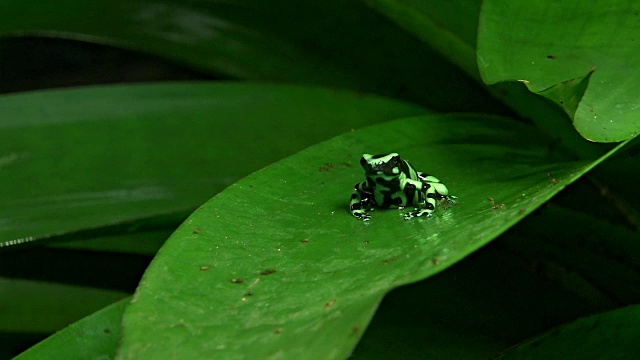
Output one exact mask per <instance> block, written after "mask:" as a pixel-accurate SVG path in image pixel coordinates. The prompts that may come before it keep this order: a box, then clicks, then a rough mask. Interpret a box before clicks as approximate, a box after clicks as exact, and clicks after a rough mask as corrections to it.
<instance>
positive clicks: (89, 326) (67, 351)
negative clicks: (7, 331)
mask: <svg viewBox="0 0 640 360" xmlns="http://www.w3.org/2000/svg"><path fill="white" fill-rule="evenodd" d="M130 300H131V299H130V298H126V299H123V300H121V301H119V302H116V303H114V304H112V305H109V306H107V307H105V308H104V309H102V310H100V311H98V312H96V313H93V314H91V315H89V316H88V317H86V318H84V319H82V320H80V321H78V322H76V323H74V324H72V325H70V326H69V327H67V328H65V329H64V330H61V331H59V332H57V333H56V334H54V335H52V336H50V337H48V338H47V339H45V340H44V341H42V342H40V343H38V344H37V345H36V346H34V347H32V348H30V349H29V350H27V351H25V352H24V353H22V354H20V355H19V356H18V357H16V358H15V360H37V359H69V360H76V359H77V360H85V359H113V358H114V357H115V353H116V348H117V345H118V341H119V339H120V321H121V320H122V313H123V312H124V308H125V306H126V305H127V303H128V302H129V301H130Z"/></svg>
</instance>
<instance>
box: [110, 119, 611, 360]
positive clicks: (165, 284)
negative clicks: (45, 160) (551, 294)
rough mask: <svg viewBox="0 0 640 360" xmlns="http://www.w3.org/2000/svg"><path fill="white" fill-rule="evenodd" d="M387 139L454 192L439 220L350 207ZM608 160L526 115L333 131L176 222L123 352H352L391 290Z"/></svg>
mask: <svg viewBox="0 0 640 360" xmlns="http://www.w3.org/2000/svg"><path fill="white" fill-rule="evenodd" d="M388 151H398V152H399V153H400V154H401V155H403V156H404V157H405V158H406V159H408V160H409V161H411V162H412V163H413V164H414V165H415V166H416V167H417V168H418V169H419V170H423V171H427V172H429V173H431V174H434V175H436V176H438V177H439V178H440V179H441V180H443V181H444V182H445V183H446V184H447V185H448V187H449V189H450V192H451V193H452V194H454V195H457V196H459V197H460V201H459V203H458V204H457V205H454V206H442V207H440V208H438V209H437V211H436V215H435V217H434V218H431V219H414V220H412V221H405V220H403V219H402V217H401V216H400V215H399V212H398V210H390V211H377V212H375V214H374V218H373V220H372V221H371V222H369V223H366V222H361V221H358V220H356V219H355V218H353V217H352V216H351V215H350V214H349V213H348V211H347V203H348V200H349V196H350V193H351V190H352V188H353V184H354V183H356V182H358V181H362V174H361V170H360V169H359V168H358V167H357V166H354V165H356V164H357V163H358V158H359V156H360V155H361V154H362V153H363V152H371V153H382V152H388ZM602 159H604V158H600V159H592V160H591V161H569V160H567V159H566V158H564V157H563V156H562V154H558V153H555V152H554V150H553V148H549V147H548V146H547V142H546V141H545V138H544V135H541V134H538V133H537V132H536V131H535V129H533V128H531V127H529V126H526V125H523V124H518V123H514V122H513V121H509V120H506V119H500V118H491V117H482V116H473V115H469V116H461V115H457V116H435V115H434V116H428V117H417V118H409V119H403V120H397V121H393V122H389V123H385V124H381V125H378V126H373V127H369V128H366V129H363V130H359V131H355V132H352V133H349V134H345V135H343V136H340V137H337V138H334V139H332V140H330V141H327V142H325V143H323V144H320V145H318V146H315V147H312V148H310V149H308V150H305V151H303V152H301V153H299V154H297V155H295V156H293V157H290V158H288V159H285V160H283V161H281V162H278V163H276V164H273V165H272V166H269V167H268V168H266V169H264V170H262V171H259V172H257V173H255V174H253V175H251V176H249V177H247V178H245V179H243V180H241V181H240V182H238V183H236V184H234V185H233V186H231V187H230V188H229V189H227V190H226V191H224V192H222V193H220V194H218V195H217V196H216V197H214V198H213V199H212V200H211V201H209V202H208V203H206V204H205V205H204V206H202V207H201V208H200V209H199V210H198V211H197V212H195V213H194V214H193V215H192V216H191V217H190V218H189V219H188V220H187V221H186V222H185V223H184V224H183V225H182V226H181V227H180V228H179V229H178V230H177V231H176V232H175V233H174V235H173V236H172V237H171V238H170V239H169V240H168V241H167V242H166V243H165V245H164V246H163V248H162V249H161V250H160V252H159V254H158V256H157V257H156V259H155V260H154V262H153V263H152V264H151V266H150V267H149V269H148V271H147V273H146V274H145V276H144V278H143V280H142V282H141V284H140V287H139V288H138V291H137V293H136V295H135V296H134V299H133V301H132V304H131V305H130V306H129V307H128V309H127V311H126V313H125V319H124V321H123V335H124V336H123V343H122V347H121V350H120V354H121V355H122V357H123V358H124V359H128V358H131V359H137V358H163V357H166V356H172V357H180V358H183V357H185V358H201V357H212V356H218V357H231V356H237V355H238V354H240V353H242V354H245V355H252V356H253V357H258V358H263V357H267V356H278V357H289V358H294V357H304V356H308V355H309V354H313V356H316V357H318V358H329V357H345V356H346V355H347V354H348V353H349V352H350V351H351V349H352V348H353V346H354V345H355V344H356V342H357V341H358V338H359V337H360V333H361V331H360V330H361V329H362V328H364V327H365V326H366V325H367V323H368V322H369V320H370V318H371V316H372V314H373V312H374V310H375V308H376V306H377V304H378V303H379V301H380V300H381V298H382V296H383V295H384V294H385V293H386V292H387V291H389V290H390V289H392V288H393V287H396V286H398V285H401V284H406V283H409V282H413V281H417V280H420V279H424V278H425V277H428V276H430V275H433V274H435V273H437V272H439V271H441V270H443V269H445V268H446V267H448V266H450V265H451V264H453V263H455V262H456V261H458V260H460V259H462V258H463V257H465V256H466V255H468V254H470V253H471V252H473V251H474V250H476V249H478V248H479V247H481V246H483V245H484V244H486V243H487V242H489V241H491V240H492V239H493V238H494V237H496V236H497V235H498V234H500V233H501V232H503V231H505V230H506V229H508V228H509V227H510V226H511V225H513V224H514V223H516V222H517V221H518V220H520V219H522V218H523V217H524V216H525V215H526V214H528V213H530V212H532V211H533V210H534V209H535V208H536V207H537V206H539V205H540V204H542V203H543V202H545V201H546V200H548V199H549V198H551V197H552V196H553V195H554V194H555V193H557V192H558V191H560V189H562V188H563V187H564V186H565V185H567V184H568V183H570V182H572V181H573V180H575V179H576V178H578V177H579V176H581V175H582V174H583V173H584V172H586V171H588V170H589V169H590V168H591V167H593V166H594V165H595V164H597V163H598V162H599V161H601V160H602ZM489 198H492V200H489ZM167 354H170V355H167Z"/></svg>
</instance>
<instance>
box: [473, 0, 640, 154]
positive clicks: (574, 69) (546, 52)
mask: <svg viewBox="0 0 640 360" xmlns="http://www.w3.org/2000/svg"><path fill="white" fill-rule="evenodd" d="M639 12H640V7H639V6H638V3H637V2H635V1H633V0H616V1H611V2H607V3H606V4H604V3H602V4H596V3H594V4H585V3H584V2H581V1H578V0H573V1H561V2H559V1H550V0H535V1H528V0H527V1H510V0H488V1H485V2H484V5H483V8H482V12H481V17H480V28H479V31H478V64H479V68H480V73H481V75H482V77H483V78H484V80H485V81H486V82H488V83H496V82H499V81H523V82H525V83H526V84H527V86H528V87H529V89H531V90H532V91H534V92H539V93H541V94H542V95H544V96H547V97H549V98H550V99H552V100H553V101H555V102H557V103H558V104H559V105H560V106H562V107H564V109H565V110H566V111H567V113H569V115H570V116H571V117H572V118H573V121H574V126H575V128H576V129H577V130H578V132H580V134H581V135H582V136H583V137H585V138H586V139H589V140H592V141H597V142H616V141H621V140H627V139H630V138H632V137H634V136H636V135H637V134H638V133H640V121H639V120H638V119H639V118H640V117H639V116H638V114H639V113H640V110H639V109H640V101H639V100H638V99H640V90H638V89H639V88H638V86H637V83H638V81H640V72H638V71H637V70H636V69H638V68H639V67H640V42H639V41H637V40H638V39H639V38H640V26H639V25H640V16H638V13H639Z"/></svg>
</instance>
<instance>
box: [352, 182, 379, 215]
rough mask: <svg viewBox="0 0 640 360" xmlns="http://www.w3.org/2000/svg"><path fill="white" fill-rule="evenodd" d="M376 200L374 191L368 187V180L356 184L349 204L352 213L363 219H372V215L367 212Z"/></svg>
mask: <svg viewBox="0 0 640 360" xmlns="http://www.w3.org/2000/svg"><path fill="white" fill-rule="evenodd" d="M375 201H376V200H375V198H374V196H373V191H371V189H369V188H368V187H367V182H366V181H365V182H361V183H359V184H356V185H355V187H354V189H353V193H352V194H351V202H350V204H349V208H350V210H351V215H353V216H355V217H357V218H358V219H360V220H362V221H368V220H370V219H371V215H369V214H367V211H368V210H369V209H371V208H372V207H373V206H374V205H375Z"/></svg>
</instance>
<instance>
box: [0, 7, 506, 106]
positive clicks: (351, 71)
mask: <svg viewBox="0 0 640 360" xmlns="http://www.w3.org/2000/svg"><path fill="white" fill-rule="evenodd" d="M104 14H109V16H105V15H104ZM372 29H375V31H372ZM15 35H40V36H54V37H65V38H71V39H78V40H84V41H92V42H98V43H105V44H113V45H117V46H121V47H124V48H129V49H133V50H137V51H142V52H146V53H151V54H155V55H159V56H161V57H163V58H166V59H171V60H175V61H177V62H180V63H183V64H186V65H188V66H190V67H191V68H195V69H201V70H203V71H207V72H209V73H213V74H223V75H226V76H229V77H234V78H241V79H248V80H268V81H281V82H293V83H302V84H314V85H324V86H331V87H340V88H347V89H351V90H356V91H364V92H371V93H377V94H381V95H385V96H391V97H395V98H403V99H407V100H411V101H414V102H417V103H420V104H423V105H426V106H428V107H430V108H433V109H436V110H447V111H469V110H471V111H484V112H490V113H496V112H502V113H504V112H505V110H504V108H503V107H502V106H501V104H500V103H499V102H497V101H495V99H493V98H492V97H491V96H490V95H489V94H488V93H487V92H486V91H483V89H482V87H481V86H480V85H479V84H477V83H476V82H475V81H473V79H471V78H470V77H468V76H467V75H466V74H464V73H463V72H462V71H461V70H460V69H458V68H456V67H455V66H454V65H452V64H451V63H449V62H448V61H447V60H445V59H444V58H443V57H442V56H440V55H439V54H438V53H437V52H436V51H434V50H433V49H431V48H430V47H429V46H427V45H425V44H424V43H422V42H420V41H419V40H417V39H415V38H413V37H411V36H408V34H407V33H406V32H404V31H402V29H400V28H398V27H397V26H395V24H393V23H391V22H390V21H388V20H387V19H385V18H384V17H382V16H380V15H378V14H376V13H375V12H374V11H373V10H371V9H369V8H368V7H367V6H365V5H363V4H361V3H360V2H359V1H342V0H325V1H322V2H317V1H310V0H307V1H302V2H301V1H299V0H272V1H267V2H264V1H251V0H230V1H224V2H220V1H205V0H196V1H189V2H185V1H182V0H136V1H130V0H96V1H91V2H84V1H81V0H57V1H55V2H25V1H22V0H8V1H7V0H5V1H2V2H0V36H15Z"/></svg>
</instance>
